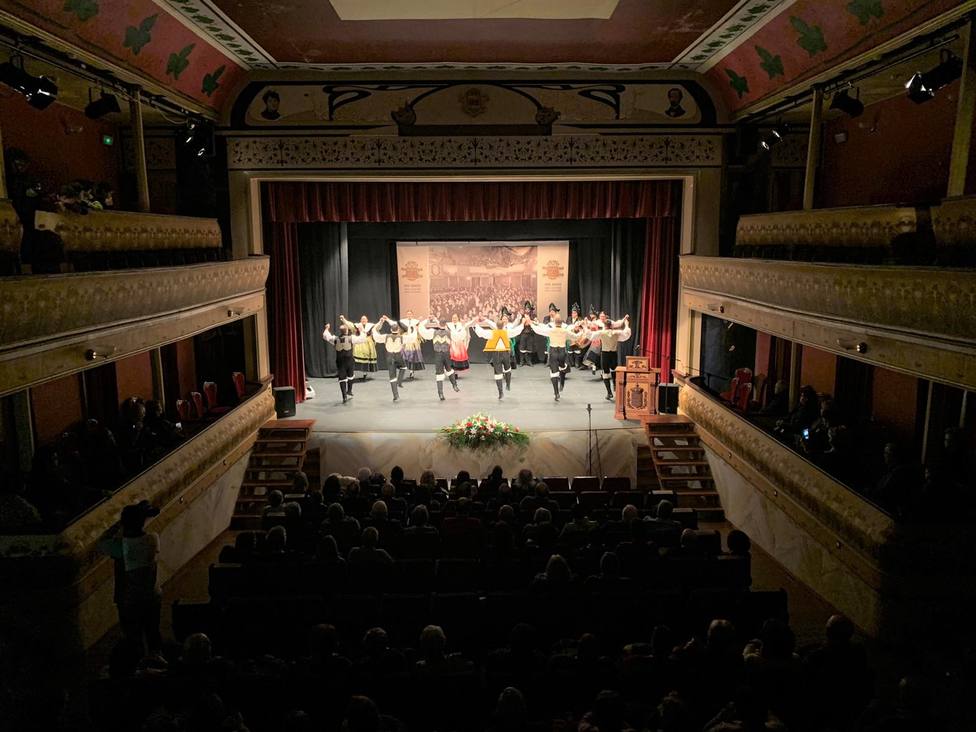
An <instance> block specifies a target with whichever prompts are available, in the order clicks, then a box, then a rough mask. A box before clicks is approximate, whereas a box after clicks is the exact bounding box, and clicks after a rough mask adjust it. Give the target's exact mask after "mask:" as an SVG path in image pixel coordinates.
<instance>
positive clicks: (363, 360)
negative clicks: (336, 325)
mask: <svg viewBox="0 0 976 732" xmlns="http://www.w3.org/2000/svg"><path fill="white" fill-rule="evenodd" d="M343 323H344V324H345V325H352V326H354V327H355V328H356V332H358V333H359V335H364V336H366V340H365V341H364V342H363V343H357V344H356V345H355V346H353V347H352V357H353V360H354V361H355V362H356V371H359V372H360V373H361V374H362V375H363V381H366V380H367V379H368V378H369V374H371V373H373V372H374V371H376V369H377V366H376V342H375V341H374V340H373V336H372V332H373V328H374V327H375V326H376V323H371V322H369V318H367V317H366V316H365V315H363V316H362V317H361V318H360V319H359V322H358V323H350V322H349V321H348V320H344V321H343Z"/></svg>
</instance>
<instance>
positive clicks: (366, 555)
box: [349, 526, 393, 565]
mask: <svg viewBox="0 0 976 732" xmlns="http://www.w3.org/2000/svg"><path fill="white" fill-rule="evenodd" d="M379 541H380V534H379V531H377V530H376V527H375V526H367V527H366V528H365V529H363V535H362V542H361V544H360V546H357V547H353V548H352V549H350V550H349V563H350V564H387V565H391V564H393V557H391V556H390V554H389V552H387V551H386V549H381V548H380V547H379Z"/></svg>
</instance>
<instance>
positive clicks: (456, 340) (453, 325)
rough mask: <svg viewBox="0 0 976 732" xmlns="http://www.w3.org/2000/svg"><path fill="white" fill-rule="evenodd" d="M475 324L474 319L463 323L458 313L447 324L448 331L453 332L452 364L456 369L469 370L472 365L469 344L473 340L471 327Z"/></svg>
mask: <svg viewBox="0 0 976 732" xmlns="http://www.w3.org/2000/svg"><path fill="white" fill-rule="evenodd" d="M473 325H474V321H473V320H471V321H468V322H467V323H462V322H461V318H459V317H458V314H457V313H455V314H454V316H453V317H452V318H451V322H450V323H447V325H446V327H447V332H448V333H450V334H451V351H450V353H451V365H452V366H453V367H454V370H455V371H467V370H468V369H469V368H470V366H471V364H470V363H468V344H469V343H470V342H471V330H470V328H471V326H473Z"/></svg>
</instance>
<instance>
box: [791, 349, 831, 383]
mask: <svg viewBox="0 0 976 732" xmlns="http://www.w3.org/2000/svg"><path fill="white" fill-rule="evenodd" d="M800 382H801V383H802V384H804V385H806V384H810V385H811V386H812V387H813V388H814V389H816V390H817V392H818V393H826V394H833V393H834V387H835V386H836V384H837V356H835V355H834V354H832V353H827V352H826V351H820V350H818V349H816V348H811V347H810V346H804V347H803V359H802V361H801V362H800Z"/></svg>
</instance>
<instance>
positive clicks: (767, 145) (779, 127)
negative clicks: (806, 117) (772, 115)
mask: <svg viewBox="0 0 976 732" xmlns="http://www.w3.org/2000/svg"><path fill="white" fill-rule="evenodd" d="M787 132H789V128H788V127H787V126H786V125H784V124H783V123H782V122H777V123H776V125H774V126H773V127H772V128H770V129H769V130H767V131H766V132H765V133H764V134H763V135H762V137H760V138H759V147H761V148H762V149H763V150H765V151H766V152H769V151H770V150H772V149H773V148H774V147H776V146H777V145H779V144H780V143H781V142H782V141H783V137H784V136H785V135H786V133H787Z"/></svg>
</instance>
